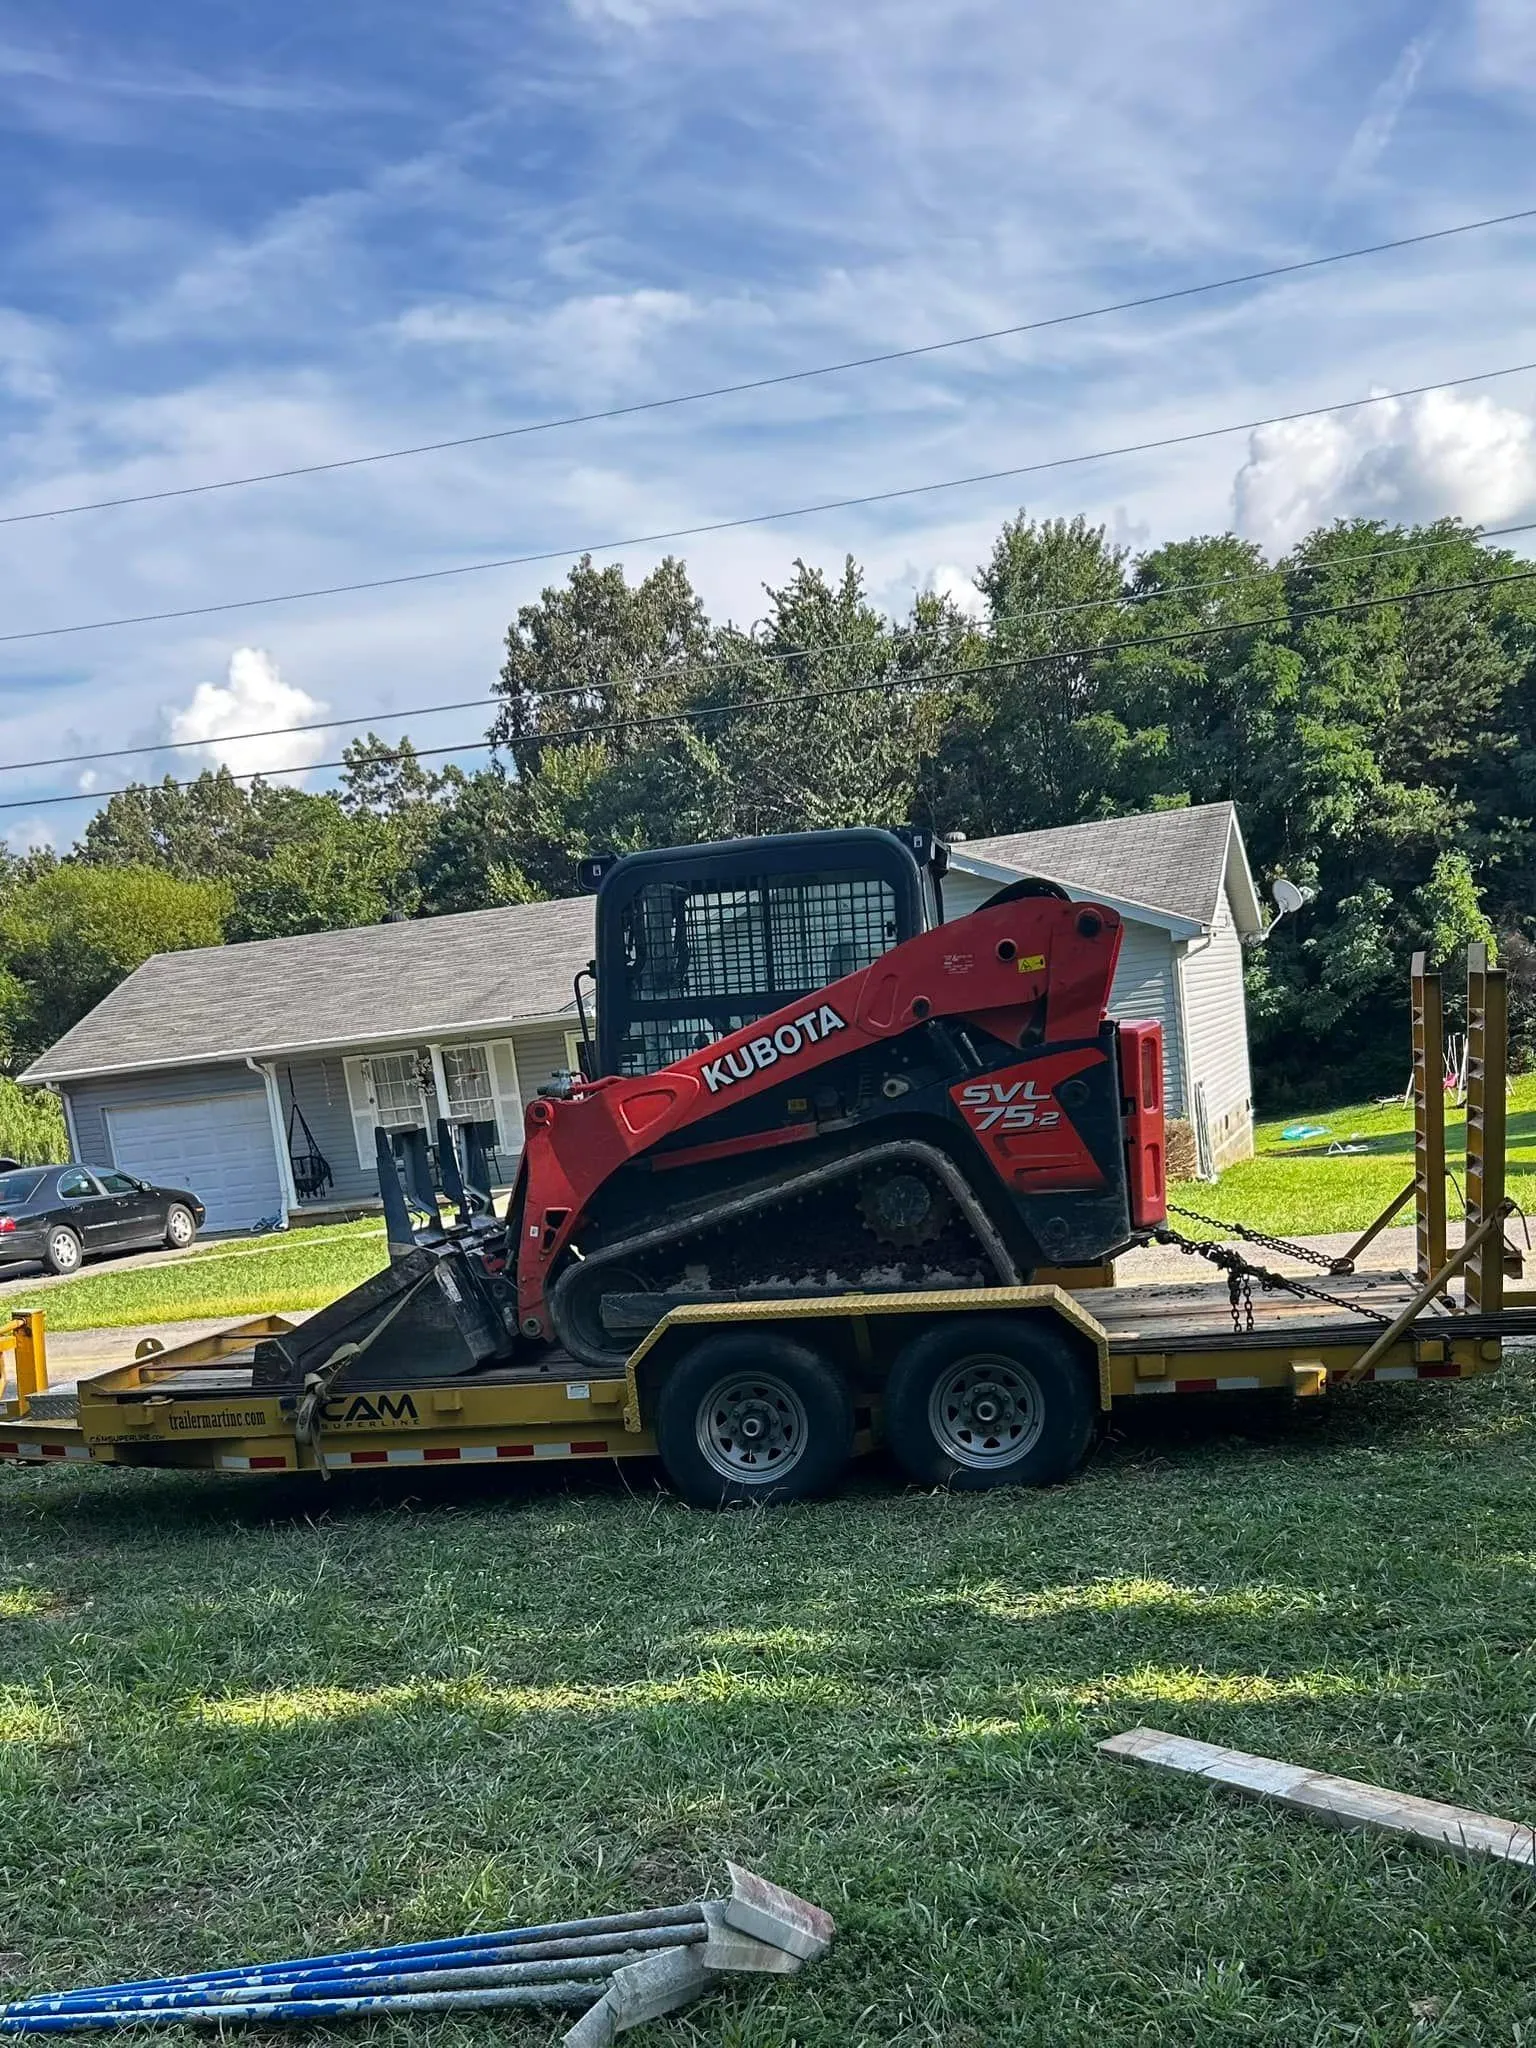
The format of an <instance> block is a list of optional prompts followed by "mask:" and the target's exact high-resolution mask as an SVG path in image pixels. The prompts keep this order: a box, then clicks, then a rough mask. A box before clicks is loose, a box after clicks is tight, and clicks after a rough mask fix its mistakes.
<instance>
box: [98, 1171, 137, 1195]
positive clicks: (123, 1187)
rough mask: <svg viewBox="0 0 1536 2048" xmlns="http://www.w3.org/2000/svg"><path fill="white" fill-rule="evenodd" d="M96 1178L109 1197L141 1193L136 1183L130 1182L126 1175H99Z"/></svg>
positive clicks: (134, 1181)
mask: <svg viewBox="0 0 1536 2048" xmlns="http://www.w3.org/2000/svg"><path fill="white" fill-rule="evenodd" d="M96 1178H97V1179H98V1180H99V1181H100V1182H101V1184H102V1186H103V1187H104V1188H105V1189H106V1191H107V1193H108V1194H109V1195H137V1194H140V1193H142V1192H143V1191H142V1189H141V1188H140V1186H139V1184H138V1182H137V1181H136V1180H130V1179H129V1178H128V1176H127V1174H126V1173H100V1174H98V1175H97V1176H96Z"/></svg>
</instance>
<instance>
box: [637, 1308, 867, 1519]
mask: <svg viewBox="0 0 1536 2048" xmlns="http://www.w3.org/2000/svg"><path fill="white" fill-rule="evenodd" d="M656 1446H657V1449H658V1450H659V1451H660V1453H661V1462H662V1464H663V1465H664V1466H665V1467H666V1471H667V1477H668V1478H669V1479H670V1480H671V1481H672V1484H673V1485H674V1486H675V1487H676V1488H677V1490H678V1492H679V1493H681V1494H682V1495H683V1496H684V1497H685V1499H687V1500H691V1501H692V1502H693V1503H694V1505H695V1506H697V1507H710V1508H717V1507H729V1506H733V1505H735V1504H737V1503H739V1502H743V1501H762V1502H767V1503H774V1502H779V1501H787V1500H805V1499H807V1498H808V1497H809V1496H811V1495H812V1494H817V1493H824V1492H825V1491H826V1490H827V1488H828V1487H829V1486H831V1485H832V1483H833V1481H834V1480H835V1479H836V1478H837V1476H838V1474H839V1473H840V1472H841V1471H842V1469H843V1467H844V1466H845V1465H846V1464H847V1462H848V1460H849V1458H850V1457H851V1456H852V1454H853V1403H852V1401H851V1400H850V1398H849V1395H848V1389H847V1388H846V1387H845V1386H844V1385H843V1382H842V1381H841V1380H840V1379H839V1378H838V1376H837V1374H836V1373H835V1372H833V1371H832V1370H831V1368H830V1367H829V1366H827V1365H826V1364H825V1363H824V1362H823V1361H822V1360H821V1359H820V1358H818V1357H817V1355H816V1353H815V1352H814V1351H809V1350H807V1349H806V1347H805V1346H804V1345H803V1344H796V1343H793V1342H791V1340H790V1339H789V1338H787V1337H772V1336H760V1335H755V1334H748V1333H747V1332H746V1331H740V1332H728V1333H722V1334H720V1335H718V1336H713V1337H706V1338H705V1339H704V1341H703V1342H702V1343H701V1344H697V1345H695V1346H694V1348H693V1349H692V1350H691V1351H689V1352H688V1353H686V1355H685V1356H684V1357H682V1358H681V1359H679V1360H678V1362H677V1364H676V1365H675V1366H674V1367H673V1368H672V1370H671V1371H670V1372H669V1373H668V1374H667V1376H666V1379H665V1380H664V1381H663V1383H662V1387H661V1393H660V1397H659V1399H658V1401H657V1404H656Z"/></svg>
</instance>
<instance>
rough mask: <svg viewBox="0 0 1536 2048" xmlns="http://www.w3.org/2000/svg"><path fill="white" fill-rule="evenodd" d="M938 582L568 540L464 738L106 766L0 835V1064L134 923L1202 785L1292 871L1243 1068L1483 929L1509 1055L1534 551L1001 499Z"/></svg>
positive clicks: (1366, 1018) (1286, 1068)
mask: <svg viewBox="0 0 1536 2048" xmlns="http://www.w3.org/2000/svg"><path fill="white" fill-rule="evenodd" d="M976 584H977V588H978V590H979V592H980V598H981V603H980V606H979V607H978V608H975V610H974V615H973V613H971V612H966V611H962V610H961V609H959V608H958V607H957V606H956V605H955V604H954V603H953V602H951V601H949V600H948V599H946V598H943V597H935V596H920V597H918V598H917V599H916V600H915V602H914V603H913V605H912V607H911V609H910V611H909V612H908V614H907V615H906V617H904V618H900V619H893V618H891V617H889V616H887V615H886V614H885V613H884V612H882V611H881V610H880V609H879V608H877V607H876V606H875V605H874V604H873V603H871V601H870V599H869V596H868V593H867V590H866V585H865V579H864V577H863V575H862V573H861V571H860V570H859V568H858V567H857V565H856V564H855V563H854V562H853V561H852V560H851V559H850V560H849V561H848V562H846V563H845V565H844V567H843V570H842V572H841V574H840V575H836V576H829V575H827V574H826V573H825V572H823V571H822V570H820V569H817V568H812V567H808V566H807V565H806V564H804V563H803V562H797V563H796V564H795V566H794V572H793V574H792V575H791V576H790V578H789V580H788V581H787V582H786V583H785V584H784V585H783V587H782V588H779V589H771V590H769V591H768V593H767V606H766V614H765V617H764V618H763V619H762V620H760V621H759V622H758V623H757V624H756V625H754V626H753V627H752V629H751V630H750V631H746V630H743V629H741V628H740V627H738V626H735V625H732V624H729V623H726V624H717V623H715V622H712V621H711V620H710V618H709V617H708V615H707V613H706V611H705V608H704V605H703V603H702V601H701V600H700V598H699V596H698V594H697V592H696V591H695V590H694V588H693V586H692V583H691V582H690V580H689V576H688V571H687V568H686V566H685V565H684V564H683V563H682V562H680V561H677V560H674V559H668V560H666V561H664V562H663V563H661V565H660V566H659V567H657V568H656V569H655V570H653V571H652V572H651V573H650V574H649V575H647V576H645V577H643V578H642V579H641V580H639V581H638V582H634V583H631V582H630V581H629V580H628V578H627V577H626V576H625V574H624V571H623V570H622V568H620V567H617V566H613V567H606V568H598V567H596V566H595V565H594V564H593V563H592V562H591V561H590V560H589V559H584V560H583V561H581V562H579V563H578V564H577V565H576V566H575V567H574V568H573V569H572V570H571V571H570V573H569V575H568V576H567V578H566V580H565V581H564V583H562V584H560V585H557V586H553V587H551V588H549V589H547V590H545V591H544V593H543V594H542V596H541V597H540V599H539V600H538V602H537V603H534V604H529V605H525V606H524V607H522V609H521V610H519V612H518V613H517V616H516V618H515V619H514V620H513V621H512V622H511V624H510V626H509V627H508V630H507V635H506V645H505V653H504V661H503V665H502V668H501V671H500V674H499V676H498V677H497V678H496V679H495V684H494V689H495V704H494V718H493V722H492V725H491V727H490V731H489V733H488V738H489V739H490V740H491V741H492V742H493V743H494V748H495V752H494V753H493V754H492V755H491V757H490V761H489V764H488V765H487V766H486V767H484V768H482V769H479V770H476V771H474V772H468V771H466V770H464V769H462V768H459V767H450V768H448V769H446V770H443V771H441V772H431V771H429V770H428V769H427V768H426V767H425V766H424V765H423V763H422V762H421V760H420V759H419V758H418V756H417V754H416V753H415V751H414V749H413V748H412V746H411V743H410V741H409V739H402V740H399V741H385V740H383V739H381V738H379V737H378V736H377V735H376V734H373V733H369V734H368V735H367V737H366V738H364V739H362V740H358V741H355V742H354V743H353V744H352V745H350V746H349V747H348V748H347V749H346V750H345V759H346V766H345V768H344V771H343V773H342V776H341V779H340V783H339V786H338V787H337V788H336V789H335V790H334V791H330V792H325V793H315V792H310V791H305V790H299V789H294V788H291V787H286V786H278V785H272V784H267V783H263V782H256V783H254V784H252V785H250V786H249V787H246V786H243V785H241V784H237V783H236V782H235V781H234V780H233V779H232V778H231V777H230V776H229V775H228V774H227V773H223V772H219V773H213V772H210V773H206V774H204V775H202V776H200V777H199V778H198V779H197V780H196V781H195V782H193V783H192V784H191V785H190V786H189V787H185V788H181V787H178V786H177V785H176V783H175V782H174V781H173V780H171V779H167V780H166V781H164V782H162V783H159V784H142V785H137V786H135V787H134V788H132V789H130V790H129V791H128V792H127V793H126V794H123V795H118V796H114V797H113V798H112V799H111V800H110V801H109V802H108V803H107V804H105V805H104V806H103V808H102V809H101V810H100V811H99V812H98V813H97V814H96V815H95V816H94V817H93V818H92V819H91V821H90V823H89V825H88V826H87V828H86V830H85V833H84V835H83V837H82V839H81V840H80V842H79V844H78V846H77V847H76V848H75V849H74V850H73V851H72V852H71V853H70V854H69V855H68V856H66V857H64V858H63V859H58V858H55V857H54V856H51V855H35V854H34V855H30V856H27V857H25V858H23V859H20V860H12V861H10V862H8V863H7V864H6V865H5V867H4V868H3V869H0V1070H5V1071H10V1072H15V1071H16V1070H17V1069H18V1068H19V1067H20V1066H22V1065H24V1064H25V1062H26V1061H27V1060H28V1059H30V1058H32V1057H34V1056H35V1055H36V1053H38V1052H39V1051H41V1050H42V1049H43V1048H44V1047H45V1046H46V1045H48V1044H50V1043H51V1042H52V1041H53V1040H54V1039H55V1038H56V1037H58V1036H59V1035H60V1033H61V1032H62V1031H63V1030H65V1029H67V1028H68V1026H69V1024H70V1023H72V1022H73V1021H74V1019H75V1018H76V1017H78V1016H80V1015H82V1014H84V1012H85V1011H86V1010H87V1009H89V1008H90V1007H91V1005H92V1004H93V1003H95V1002H96V1001H98V1000H99V999H100V997H101V996H102V995H103V994H105V993H106V991H107V990H108V989H109V988H110V987H112V986H113V985H114V983H115V982H116V981H118V980H119V979H121V977H122V976H123V975H124V974H126V973H128V972H130V971H131V970H132V968H133V967H134V966H135V965H137V964H138V962H139V961H141V960H142V959H144V958H145V957H146V956H147V954H148V953H150V952H153V951H159V950H165V949H168V948H175V947H183V946H198V945H208V944H215V943H220V942H236V941H241V940H249V939H262V938H272V937H278V936H284V935H287V934H291V933H298V932H310V931H321V930H325V929H329V928H333V927H336V926H341V925H357V924H367V923H372V922H375V921H377V920H378V919H381V918H383V917H385V916H387V915H397V916H406V917H426V916H438V915H442V914H445V913H450V912H456V911H466V910H475V909H480V908H483V907H485V906H487V905H490V904H496V903H509V902H523V901H528V900H532V899H534V898H538V897H542V896H551V895H565V894H569V893H571V892H572V891H573V890H574V888H575V863H576V861H577V860H578V859H579V858H580V857H581V856H583V855H585V854H588V853H593V852H606V851H610V850H617V851H627V850H631V849H634V848H637V847H642V846H651V845H661V844H674V843H678V842H684V841H692V840H703V839H718V838H730V837H734V836H737V835H740V834H750V833H762V832H788V831H798V830H805V829H809V828H816V827H823V826H836V825H847V824H862V823H872V824H897V823H905V822H914V823H921V824H929V825H932V826H933V827H935V828H936V829H938V830H939V831H941V832H955V831H963V832H965V833H967V834H968V835H969V836H970V837H972V838H977V837H981V836H984V835H986V834H989V833H998V832H1019V831H1029V830H1031V829H1034V828H1036V827H1042V826H1048V825H1063V824H1073V823H1078V822H1082V821H1085V820H1089V819H1093V818H1100V817H1106V816H1112V815H1115V814H1119V813H1125V812H1132V811H1141V810H1150V809H1157V808H1169V807H1176V806H1180V805H1185V804H1199V803H1209V802H1213V801H1217V800H1220V799H1225V798H1231V799H1233V800H1234V801H1235V802H1236V804H1237V806H1238V810H1239V815H1240V818H1241V821H1242V825H1243V830H1244V834H1245V837H1246V841H1247V845H1248V849H1249V853H1250V857H1251V859H1252V861H1253V863H1254V866H1255V869H1256V871H1257V872H1258V875H1259V878H1260V881H1261V883H1264V882H1268V881H1269V880H1270V879H1272V878H1273V877H1274V876H1276V875H1278V874H1284V875H1287V876H1289V877H1290V878H1291V879H1292V880H1293V881H1295V882H1297V883H1299V884H1302V885H1305V886H1306V887H1307V888H1308V889H1310V890H1312V891H1313V892H1314V894H1313V896H1312V899H1311V901H1310V902H1309V904H1308V906H1307V908H1306V909H1305V911H1303V912H1301V913H1299V914H1297V915H1296V916H1294V917H1293V918H1290V919H1288V920H1286V921H1285V923H1283V924H1282V925H1281V926H1280V927H1279V928H1278V929H1277V930H1276V932H1275V933H1274V935H1273V937H1272V938H1271V940H1270V941H1269V943H1267V944H1266V945H1264V946H1262V947H1258V948H1255V949H1254V950H1253V951H1252V953H1251V954H1250V958H1249V968H1248V982H1249V1014H1250V1022H1251V1027H1252V1033H1253V1049H1254V1058H1255V1068H1256V1073H1257V1076H1258V1080H1259V1086H1260V1089H1261V1092H1262V1093H1264V1094H1266V1095H1267V1096H1268V1097H1269V1098H1270V1099H1271V1100H1281V1099H1285V1098H1286V1097H1287V1096H1290V1097H1292V1098H1294V1097H1296V1096H1297V1095H1298V1094H1301V1093H1305V1094H1306V1095H1307V1096H1308V1097H1309V1099H1316V1097H1317V1096H1318V1094H1319V1093H1320V1092H1321V1091H1323V1090H1346V1089H1351V1088H1364V1087H1368V1086H1373V1085H1376V1084H1378V1083H1385V1084H1388V1085H1390V1084H1392V1083H1393V1082H1394V1081H1396V1080H1398V1079H1399V1078H1400V1070H1401V1068H1402V1065H1403V1059H1404V1053H1405V1045H1406V1038H1405V1029H1406V1027H1405V1024H1404V1021H1403V1014H1402V1013H1403V1004H1402V985H1403V977H1404V973H1405V970H1406V960H1407V955H1408V953H1409V952H1410V951H1411V950H1412V949H1413V948H1414V947H1415V946H1420V945H1427V946H1428V947H1429V948H1430V949H1431V950H1432V951H1433V952H1434V953H1435V954H1436V955H1437V956H1438V957H1441V958H1443V959H1445V960H1447V961H1449V960H1450V959H1452V958H1453V956H1454V955H1455V954H1456V953H1457V952H1458V951H1459V949H1460V948H1461V947H1462V946H1463V945H1465V943H1466V942H1467V940H1468V939H1469V938H1472V937H1482V938H1490V939H1496V940H1497V943H1498V944H1499V945H1500V947H1501V949H1502V953H1503V957H1504V959H1505V962H1506V964H1507V965H1509V967H1510V968H1511V970H1512V975H1513V979H1514V987H1515V997H1516V1002H1515V1009H1516V1017H1517V1025H1518V1035H1519V1037H1520V1042H1521V1044H1522V1046H1523V1049H1524V1051H1525V1052H1526V1054H1527V1056H1530V1055H1531V1054H1532V1053H1536V1023H1533V1017H1536V887H1533V884H1536V570H1533V569H1531V568H1530V566H1529V565H1528V564H1527V563H1525V562H1523V561H1522V560H1520V559H1519V558H1518V557H1516V556H1515V555H1514V554H1512V553H1511V552H1509V551H1508V550H1505V549H1502V548H1498V547H1491V546H1488V545H1484V544H1481V543H1480V542H1479V540H1478V537H1477V534H1476V532H1475V530H1474V529H1472V528H1469V527H1467V526H1465V525H1463V524H1461V523H1460V522H1457V521H1454V520H1446V521H1441V522H1439V523H1436V524H1434V525H1430V526H1421V527H1413V528H1407V527H1400V526H1389V525H1385V524H1382V523H1380V522H1377V521H1367V520H1355V521H1340V522H1337V523H1335V524H1333V525H1330V526H1327V527H1324V528H1320V529H1318V530H1317V531H1316V532H1314V533H1312V534H1309V535H1308V536H1307V537H1306V538H1305V539H1304V540H1303V541H1301V542H1300V543H1299V544H1298V545H1297V546H1296V547H1295V548H1293V549H1292V550H1291V551H1290V552H1289V553H1288V554H1286V555H1284V556H1283V557H1281V558H1280V559H1278V560H1269V559H1267V558H1266V557H1265V555H1264V553H1263V552H1262V550H1261V549H1259V548H1258V547H1257V546H1255V545H1254V544H1252V543H1250V542H1247V541H1243V540H1239V539H1237V538H1235V537H1234V536H1232V535H1230V534H1226V535H1219V536H1215V537H1204V538H1199V539H1192V540H1185V541H1175V542H1170V543H1169V544H1167V545H1166V546H1163V547H1160V548H1155V549H1152V550H1150V551H1149V552H1147V553H1144V554H1141V555H1139V556H1133V555H1132V554H1130V553H1129V552H1128V551H1127V550H1125V549H1123V548H1119V547H1116V546H1114V545H1113V544H1112V543H1111V542H1110V541H1109V540H1108V538H1107V537H1106V535H1105V532H1104V531H1103V529H1102V528H1097V527H1093V526H1091V525H1089V524H1087V523H1086V522H1085V521H1083V520H1082V519H1074V520H1046V521H1036V520H1033V519H1030V518H1028V517H1027V516H1025V515H1024V514H1020V516H1019V517H1018V518H1016V519H1012V520H1009V521H1008V522H1007V523H1006V524H1005V525H1004V527H1003V529H1002V531H1001V532H1000V534H999V535H998V537H997V541H996V543H995V545H994V547H993V549H992V551H991V554H990V556H989V557H988V559H987V561H986V562H985V563H984V564H983V565H982V566H981V568H980V570H979V571H978V574H977V578H976Z"/></svg>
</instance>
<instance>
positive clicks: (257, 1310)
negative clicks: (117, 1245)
mask: <svg viewBox="0 0 1536 2048" xmlns="http://www.w3.org/2000/svg"><path fill="white" fill-rule="evenodd" d="M388 1257H389V1254H388V1252H387V1250H386V1248H385V1242H384V1226H383V1224H382V1223H380V1222H378V1221H376V1220H372V1219H370V1220H367V1221H364V1222H361V1223H343V1224H333V1225H326V1226H319V1227H316V1228H314V1229H302V1230H293V1231H288V1232H284V1233H282V1234H280V1235H274V1236H272V1237H265V1238H231V1239H226V1240H223V1241H221V1242H219V1243H215V1244H210V1245H207V1246H205V1247H203V1248H202V1249H200V1250H197V1251H194V1252H192V1253H190V1254H189V1255H188V1256H187V1257H186V1258H184V1259H174V1260H170V1261H167V1263H166V1264H164V1265H154V1266H115V1267H114V1266H100V1267H91V1266H87V1267H86V1269H85V1271H84V1272H83V1273H82V1274H81V1275H80V1276H79V1277H78V1278H77V1279H74V1280H69V1281H65V1282H62V1283H61V1284H60V1285H58V1286H56V1287H28V1286H27V1285H26V1284H25V1282H23V1283H21V1284H20V1285H18V1286H12V1287H7V1288H0V1312H3V1313H7V1314H9V1313H12V1312H14V1311H15V1310H17V1309H24V1308H40V1309H42V1310H43V1311H44V1313H45V1314H46V1316H47V1318H48V1328H49V1329H50V1330H98V1329H121V1328H123V1327H124V1326H125V1325H129V1324H134V1323H159V1322H185V1321H188V1320H190V1319H192V1318H195V1317H202V1316H240V1315H252V1316H254V1315H265V1314H267V1313H269V1312H272V1313H276V1314H281V1313H282V1312H283V1311H284V1310H285V1309H294V1308H323V1307H324V1305H325V1304H326V1303H327V1302H328V1301H334V1300H335V1299H336V1297H337V1295H339V1294H345V1293H346V1291H347V1289H348V1288H349V1287H355V1286H356V1285H357V1283H358V1282H359V1281H360V1280H366V1279H367V1277H368V1275H369V1274H370V1273H376V1272H378V1270H379V1268H380V1267H381V1266H383V1265H385V1264H387V1263H388Z"/></svg>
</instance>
